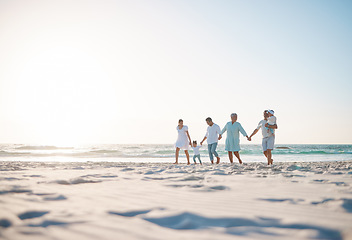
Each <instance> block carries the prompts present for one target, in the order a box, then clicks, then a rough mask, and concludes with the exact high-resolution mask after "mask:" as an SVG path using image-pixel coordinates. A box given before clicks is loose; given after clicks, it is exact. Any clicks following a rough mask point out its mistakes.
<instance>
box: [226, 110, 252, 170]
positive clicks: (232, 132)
mask: <svg viewBox="0 0 352 240" xmlns="http://www.w3.org/2000/svg"><path fill="white" fill-rule="evenodd" d="M226 131H227V137H226V143H225V150H226V151H227V152H228V154H229V159H230V162H231V163H233V155H232V153H233V154H234V155H235V156H236V157H237V159H238V162H239V163H240V164H242V160H241V158H240V154H239V151H240V150H241V148H240V134H239V133H240V132H241V133H242V135H243V136H245V137H246V138H247V140H248V141H249V138H248V135H247V133H246V131H245V130H244V129H243V127H242V125H241V123H239V122H237V114H236V113H232V114H231V121H230V122H228V123H226V125H225V127H224V128H223V129H222V131H221V134H220V136H219V140H220V139H221V138H222V134H223V133H224V132H226Z"/></svg>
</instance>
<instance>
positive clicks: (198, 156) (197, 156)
mask: <svg viewBox="0 0 352 240" xmlns="http://www.w3.org/2000/svg"><path fill="white" fill-rule="evenodd" d="M195 158H198V160H199V163H202V161H201V160H200V154H199V155H194V163H195V162H196V160H195Z"/></svg>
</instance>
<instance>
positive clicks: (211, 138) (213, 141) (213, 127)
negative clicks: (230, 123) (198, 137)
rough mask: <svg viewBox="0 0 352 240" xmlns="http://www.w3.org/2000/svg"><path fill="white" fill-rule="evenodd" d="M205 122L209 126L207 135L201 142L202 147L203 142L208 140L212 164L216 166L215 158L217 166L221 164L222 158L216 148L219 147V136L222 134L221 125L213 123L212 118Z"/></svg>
mask: <svg viewBox="0 0 352 240" xmlns="http://www.w3.org/2000/svg"><path fill="white" fill-rule="evenodd" d="M205 121H206V122H207V124H208V125H209V126H208V128H207V133H206V134H205V137H204V139H203V140H202V141H201V142H200V145H202V144H203V142H204V141H205V140H206V139H207V143H208V152H209V158H210V161H211V164H214V156H215V157H216V159H217V161H216V164H219V163H220V157H219V154H218V153H217V152H216V147H217V146H218V138H219V135H220V134H221V130H220V127H219V125H217V124H215V123H213V120H212V119H211V118H210V117H208V118H207V119H205ZM213 155H214V156H213Z"/></svg>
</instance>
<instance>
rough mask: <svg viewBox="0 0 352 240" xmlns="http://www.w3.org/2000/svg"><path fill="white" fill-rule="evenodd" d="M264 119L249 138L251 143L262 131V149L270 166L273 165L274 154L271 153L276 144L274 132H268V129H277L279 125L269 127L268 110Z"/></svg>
mask: <svg viewBox="0 0 352 240" xmlns="http://www.w3.org/2000/svg"><path fill="white" fill-rule="evenodd" d="M263 114H264V119H263V120H261V121H260V122H259V123H258V127H257V128H256V129H255V130H254V131H253V133H252V134H251V136H249V139H248V140H249V141H251V140H252V137H253V136H254V135H255V134H256V133H257V132H258V131H259V129H262V135H263V140H262V147H263V153H264V155H265V157H266V158H267V160H268V165H270V164H273V159H272V153H271V151H272V150H273V149H274V144H275V134H274V131H273V132H271V131H268V129H267V128H271V129H273V130H274V129H277V124H274V125H269V124H268V118H269V113H268V110H265V111H264V113H263Z"/></svg>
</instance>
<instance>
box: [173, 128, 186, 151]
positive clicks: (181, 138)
mask: <svg viewBox="0 0 352 240" xmlns="http://www.w3.org/2000/svg"><path fill="white" fill-rule="evenodd" d="M176 130H177V133H178V136H177V141H176V144H175V145H176V147H177V148H181V149H183V150H188V145H189V141H188V137H187V134H186V132H187V131H188V127H187V126H186V125H183V127H182V128H181V129H179V127H178V126H177V127H176Z"/></svg>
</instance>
